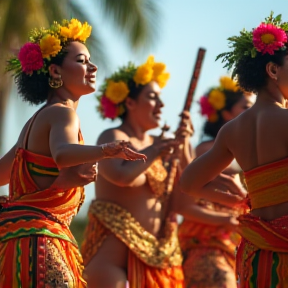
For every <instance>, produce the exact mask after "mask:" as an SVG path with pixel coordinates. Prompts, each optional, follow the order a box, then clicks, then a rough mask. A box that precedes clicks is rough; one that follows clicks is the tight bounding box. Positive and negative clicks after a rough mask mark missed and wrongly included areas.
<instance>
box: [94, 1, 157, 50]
mask: <svg viewBox="0 0 288 288" xmlns="http://www.w3.org/2000/svg"><path fill="white" fill-rule="evenodd" d="M98 3H99V4H100V5H101V7H102V9H103V12H104V13H105V14H106V15H107V16H108V17H110V18H111V20H112V21H113V22H114V24H115V27H116V29H119V30H120V31H121V32H122V33H124V34H125V35H126V36H127V38H128V40H129V42H130V44H131V45H132V48H134V49H139V48H149V47H150V46H151V45H153V44H154V42H155V40H156V39H157V36H158V35H157V31H158V27H159V24H160V23H159V22H160V21H159V18H160V17H159V15H160V13H159V9H158V6H157V5H156V1H153V0H121V1H115V0H98ZM94 4H96V2H94ZM97 6H98V5H97ZM95 8H96V7H95Z"/></svg>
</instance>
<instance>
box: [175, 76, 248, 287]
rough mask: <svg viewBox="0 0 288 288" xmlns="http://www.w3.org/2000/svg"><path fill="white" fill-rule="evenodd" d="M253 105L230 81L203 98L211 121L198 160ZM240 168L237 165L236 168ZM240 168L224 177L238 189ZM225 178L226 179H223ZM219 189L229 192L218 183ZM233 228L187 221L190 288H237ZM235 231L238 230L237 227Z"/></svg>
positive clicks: (217, 220) (214, 221)
mask: <svg viewBox="0 0 288 288" xmlns="http://www.w3.org/2000/svg"><path fill="white" fill-rule="evenodd" d="M251 105H252V102H251V100H250V97H249V96H248V95H247V94H245V93H243V91H242V90H241V89H240V88H239V86H237V83H236V82H235V81H233V80H232V79H231V78H230V77H227V76H224V77H221V78H220V85H219V86H218V87H213V88H212V89H210V90H209V91H208V93H207V94H206V95H204V96H202V97H201V98H200V106H201V114H202V115H203V116H206V117H207V121H206V122H205V124H204V129H203V132H204V135H203V138H202V139H203V140H202V142H201V143H200V144H199V145H198V146H197V147H196V149H195V152H196V157H199V156H200V155H202V154H204V153H205V152H206V151H208V150H209V149H210V148H212V146H213V144H214V141H215V138H216V136H217V133H218V131H219V130H220V128H221V127H222V126H223V125H224V124H225V123H227V122H228V121H230V120H232V119H234V118H235V117H237V116H238V115H239V114H241V113H242V112H243V111H245V110H246V109H247V108H249V107H250V106H251ZM235 164H236V165H235ZM239 172H240V167H239V166H238V165H237V163H233V164H232V165H230V166H229V167H227V168H226V169H225V170H224V171H223V173H224V174H225V175H230V176H232V177H235V178H236V179H235V180H236V181H237V183H238V185H241V182H240V179H239ZM223 176H224V175H223ZM215 189H222V190H229V189H228V188H227V187H225V185H221V186H220V185H219V183H215ZM196 203H198V205H199V206H201V207H205V208H206V209H210V210H211V211H222V212H229V213H237V211H235V210H233V209H231V208H228V207H224V206H222V207H221V206H220V205H217V204H215V203H212V202H208V201H205V200H204V199H199V200H198V201H197V202H196ZM229 228H232V226H228V227H227V226H225V225H224V224H223V221H222V217H219V216H217V215H215V216H214V217H212V218H206V217H203V218H202V221H201V222H195V221H191V220H189V219H185V218H184V220H183V222H182V223H181V225H180V226H179V230H178V237H179V241H180V246H181V249H182V252H183V256H184V261H183V270H184V277H185V283H186V287H187V288H194V287H195V288H196V287H197V288H208V287H209V288H210V287H211V288H213V287H215V288H218V287H229V288H233V287H236V277H235V249H236V245H237V244H238V243H239V240H240V237H238V235H237V234H236V233H235V231H234V230H230V229H229ZM234 228H235V227H234Z"/></svg>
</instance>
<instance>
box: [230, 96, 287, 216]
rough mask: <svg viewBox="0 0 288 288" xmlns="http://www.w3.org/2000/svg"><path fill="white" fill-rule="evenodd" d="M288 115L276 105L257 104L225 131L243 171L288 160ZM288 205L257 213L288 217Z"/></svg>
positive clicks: (284, 204) (256, 212)
mask: <svg viewBox="0 0 288 288" xmlns="http://www.w3.org/2000/svg"><path fill="white" fill-rule="evenodd" d="M287 121H288V111H287V109H285V108H282V107H280V106H279V105H277V104H271V103H269V104H268V103H263V102H261V101H259V102H256V103H255V104H254V106H253V107H252V108H250V109H249V110H247V111H246V112H244V113H243V114H241V115H240V116H239V117H237V118H236V119H234V120H232V121H230V122H229V123H228V125H226V127H225V132H224V133H225V135H227V136H228V135H229V136H228V137H226V139H227V146H228V148H229V150H230V151H231V152H232V154H233V155H234V157H235V158H236V160H237V162H238V163H239V165H240V166H241V168H242V169H243V170H244V171H249V170H251V169H253V168H256V167H259V166H262V165H265V164H269V163H273V162H275V161H277V160H281V159H283V158H286V157H288V131H287V130H286V127H285V123H287ZM287 209H288V203H283V204H279V205H275V206H272V207H264V208H260V209H255V210H254V211H253V213H254V214H255V215H256V216H260V217H262V218H264V219H268V220H269V219H273V218H276V217H280V216H282V215H284V214H287V212H285V210H286V211H287Z"/></svg>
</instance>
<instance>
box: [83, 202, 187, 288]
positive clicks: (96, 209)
mask: <svg viewBox="0 0 288 288" xmlns="http://www.w3.org/2000/svg"><path fill="white" fill-rule="evenodd" d="M110 233H113V234H114V235H115V236H116V237H117V238H118V239H120V240H121V241H122V242H123V243H125V244H126V245H127V247H128V248H129V250H130V252H129V261H128V263H127V264H128V281H129V283H130V287H131V288H150V287H151V288H152V287H153V288H154V287H155V288H156V287H157V288H174V287H175V288H182V287H184V276H183V271H182V267H181V263H182V256H181V251H180V247H179V243H178V238H177V222H176V219H173V220H170V219H167V221H166V227H165V236H164V237H163V238H160V239H157V238H156V237H155V236H153V235H151V234H150V233H148V232H147V231H145V230H144V229H143V227H141V225H140V224H139V222H137V221H136V219H135V218H134V217H133V216H132V215H131V214H130V213H129V212H128V211H126V210H125V209H123V208H121V207H120V206H118V205H116V204H113V203H110V202H105V201H99V200H96V201H93V202H92V204H91V206H90V209H89V223H88V226H87V229H86V233H85V238H84V239H85V240H84V242H83V245H82V249H81V252H82V255H83V259H84V265H87V264H88V263H89V261H90V260H91V259H92V257H93V256H94V255H95V254H96V253H97V251H98V249H99V247H101V245H102V243H103V241H105V238H106V237H107V235H109V234H110ZM155 281H156V282H155ZM155 283H156V284H155ZM155 285H158V286H155Z"/></svg>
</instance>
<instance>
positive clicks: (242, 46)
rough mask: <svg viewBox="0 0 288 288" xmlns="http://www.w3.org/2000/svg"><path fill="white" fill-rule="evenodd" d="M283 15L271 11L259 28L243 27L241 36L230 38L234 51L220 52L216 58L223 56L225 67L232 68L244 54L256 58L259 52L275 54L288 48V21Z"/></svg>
mask: <svg viewBox="0 0 288 288" xmlns="http://www.w3.org/2000/svg"><path fill="white" fill-rule="evenodd" d="M281 17H282V16H281V14H280V15H278V16H276V17H273V12H271V14H270V16H269V17H267V18H265V21H264V22H262V23H261V24H260V25H259V26H258V27H257V28H254V29H252V31H250V32H249V31H246V30H245V29H243V30H242V31H241V32H240V36H233V37H230V38H228V41H229V47H230V48H232V51H231V52H225V53H222V54H219V55H218V56H217V58H216V60H218V59H219V58H222V62H226V64H225V66H224V68H226V67H227V68H228V69H229V70H230V69H231V68H232V67H233V66H235V65H236V64H237V63H238V61H239V60H240V59H241V58H242V57H243V56H250V57H252V58H255V57H256V56H257V55H258V54H260V55H261V54H262V55H263V54H266V53H268V54H270V55H274V53H275V51H279V50H282V51H285V50H287V33H288V23H287V22H281ZM234 76H235V70H233V71H232V78H233V77H234Z"/></svg>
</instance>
